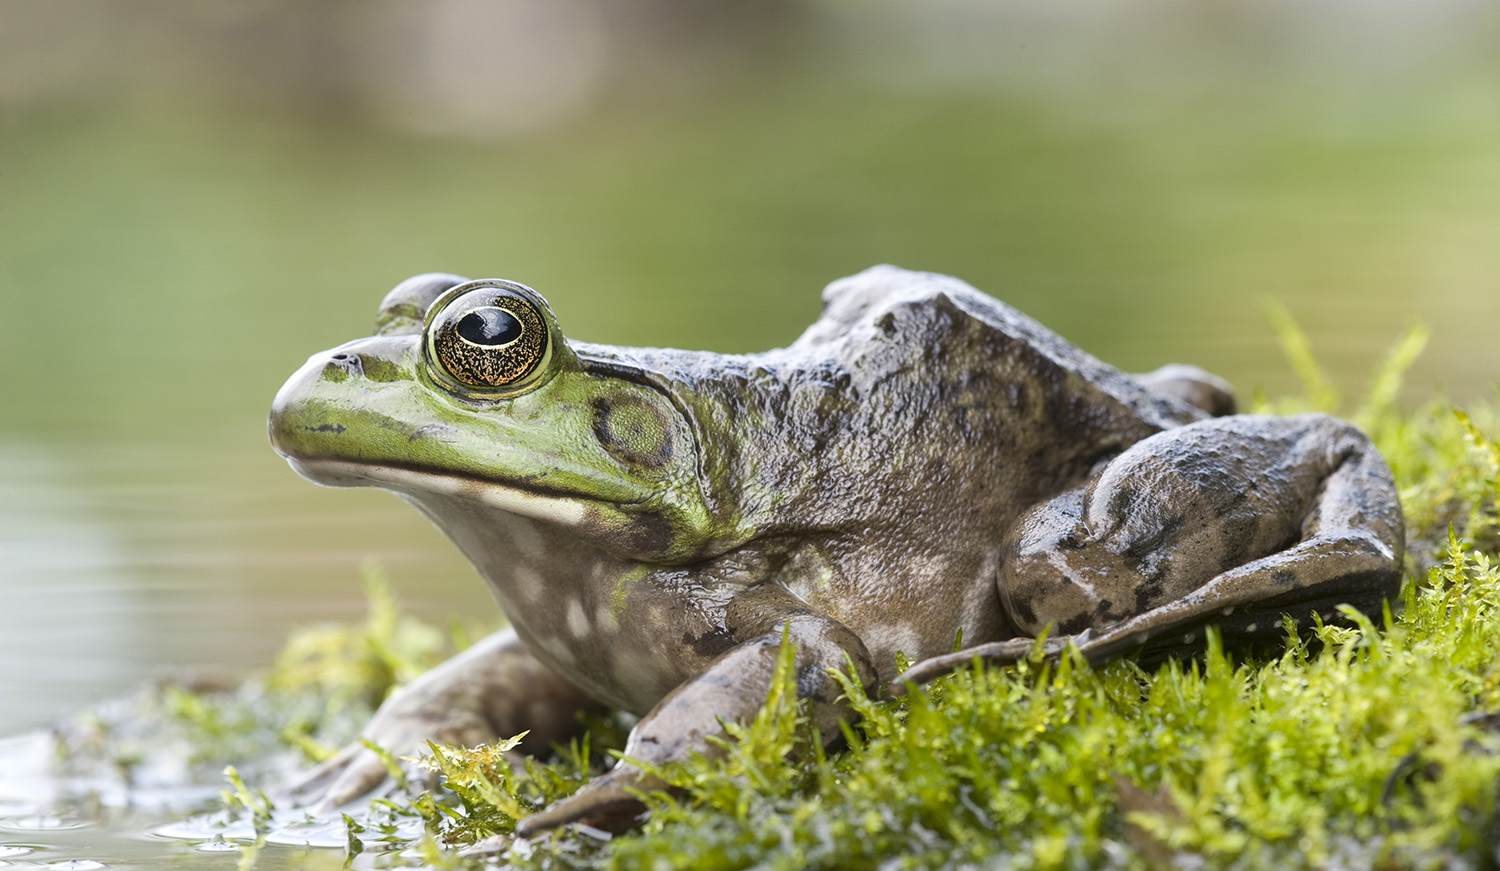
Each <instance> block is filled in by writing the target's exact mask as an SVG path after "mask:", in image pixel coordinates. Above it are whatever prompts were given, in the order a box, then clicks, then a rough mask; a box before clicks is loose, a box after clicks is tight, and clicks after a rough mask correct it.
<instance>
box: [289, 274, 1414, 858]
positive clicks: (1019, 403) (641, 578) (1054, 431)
mask: <svg viewBox="0 0 1500 871" xmlns="http://www.w3.org/2000/svg"><path fill="white" fill-rule="evenodd" d="M463 282H464V280H463V279H460V278H457V277H455V276H442V275H431V276H419V277H418V278H415V279H412V280H410V281H408V282H405V283H403V284H402V285H401V286H400V287H398V288H397V289H396V290H394V291H392V293H391V294H390V295H388V296H387V298H386V300H385V302H384V303H383V304H382V308H381V311H380V314H379V316H378V318H377V324H379V331H378V333H377V335H376V336H374V337H371V338H369V339H363V340H359V341H356V342H352V343H349V344H347V345H344V346H342V347H340V348H337V349H334V350H333V351H329V352H325V353H324V354H321V355H317V356H315V357H313V358H312V359H311V360H310V361H309V362H308V364H307V366H305V367H304V368H303V369H302V370H301V371H299V372H298V373H297V374H296V375H295V376H293V378H292V379H291V380H290V381H288V383H287V385H286V386H285V387H283V388H282V391H281V393H280V394H278V396H277V399H276V403H275V406H274V407H273V410H272V416H271V435H272V441H273V443H274V444H275V446H276V448H277V450H278V451H280V452H281V453H282V454H283V455H285V456H286V457H287V458H288V459H289V460H290V461H291V462H292V464H293V466H294V467H295V468H296V469H297V470H298V471H299V472H301V473H302V474H304V475H306V476H307V477H309V478H311V479H312V480H315V481H318V482H319V483H325V484H330V485H341V486H353V485H369V486H378V487H384V488H386V489H391V490H393V491H395V492H397V493H398V494H399V495H401V496H402V497H403V498H405V499H407V500H408V501H410V502H411V503H412V504H413V505H415V506H416V507H417V508H418V509H419V510H421V511H422V512H423V513H424V514H426V515H427V516H428V517H429V518H430V519H431V520H432V521H433V522H434V523H436V524H437V525H438V527H439V528H441V529H442V530H443V531H444V532H446V533H447V534H448V535H449V537H450V538H451V539H452V540H453V541H454V543H455V544H456V545H457V546H458V547H459V548H460V549H462V550H463V552H464V553H465V554H466V555H467V556H468V557H469V558H470V559H471V560H472V561H473V562H474V564H475V566H476V567H477V568H478V569H479V571H480V573H481V574H482V575H484V577H485V578H486V579H487V580H488V581H489V583H490V585H491V588H492V589H493V590H494V593H495V595H496V598H497V599H498V601H499V603H500V605H501V607H502V608H503V609H504V611H505V613H506V615H507V616H508V617H509V619H510V621H511V624H512V626H513V627H514V628H513V629H512V630H507V631H505V632H502V633H498V634H497V635H495V636H493V637H492V638H490V639H487V640H486V641H485V642H482V643H481V644H480V645H477V646H476V647H475V648H473V649H471V650H469V651H467V652H465V653H463V654H461V655H460V656H459V657H456V658H455V659H454V660H453V661H451V662H449V663H447V664H445V665H444V666H442V667H441V668H439V669H437V670H435V671H434V672H432V673H431V674H429V675H427V676H425V677H423V678H421V679H420V680H418V681H416V682H414V683H413V684H411V685H410V686H409V687H407V688H405V689H404V690H402V691H401V692H400V693H398V694H396V695H395V696H393V697H392V699H391V700H390V701H388V702H387V704H386V705H385V706H383V707H382V709H381V710H380V712H379V713H378V714H377V715H376V717H375V719H374V720H373V721H372V722H371V724H370V726H369V728H368V729H367V730H366V735H367V737H369V738H371V739H372V740H374V741H376V742H377V743H380V744H383V745H386V746H388V747H389V748H390V749H392V750H394V751H395V752H397V753H411V752H414V751H415V750H416V749H417V748H418V747H419V746H420V742H421V741H422V740H425V739H428V738H433V739H437V740H446V741H451V742H456V743H469V744H472V743H476V742H480V741H487V740H493V739H494V738H495V737H496V736H509V735H512V734H516V733H519V732H522V731H526V730H530V735H529V736H528V743H527V745H525V748H524V749H531V750H535V749H539V748H543V747H545V746H547V744H548V743H549V742H553V741H557V740H559V739H563V738H565V737H566V736H567V735H569V734H570V733H572V732H573V731H574V730H575V729H576V728H577V726H576V721H575V718H574V715H575V714H576V713H577V712H578V711H580V710H584V709H587V708H591V707H596V706H600V705H609V706H616V707H621V708H624V709H627V710H630V711H634V712H636V713H638V714H641V715H642V719H641V721H640V723H639V724H638V725H637V726H636V728H635V729H634V730H633V732H632V734H631V737H630V740H629V743H628V745H627V747H626V749H625V754H626V755H627V756H628V757H631V758H634V759H638V760H641V761H645V762H651V763H659V762H666V761H671V760H676V759H682V758H684V757H685V756H686V755H687V754H689V753H691V752H700V753H713V752H714V745H713V744H712V743H710V742H709V740H708V739H709V738H711V737H715V736H721V735H722V734H723V728H722V725H721V723H722V721H732V720H743V719H746V718H748V717H750V716H752V715H753V714H754V712H755V711H756V710H757V708H758V707H759V706H760V704H761V703H762V702H763V701H764V699H765V696H766V692H767V687H768V682H769V679H770V675H771V671H772V668H773V665H774V661H775V656H776V651H777V649H778V645H779V644H780V643H781V639H782V637H783V633H785V634H786V635H788V636H789V637H790V639H791V640H792V641H793V642H794V643H795V645H796V648H797V666H798V677H799V683H798V685H799V691H800V693H801V694H802V695H803V696H804V697H805V698H807V699H808V700H809V702H810V706H811V711H812V715H813V719H814V721H815V723H816V724H817V726H818V728H820V729H821V730H822V731H823V733H824V735H825V736H828V737H831V736H833V735H835V734H836V733H837V724H838V722H839V720H840V718H841V717H843V716H845V715H846V711H845V708H844V706H843V705H842V704H841V703H840V701H839V689H838V685H837V683H836V682H835V681H834V680H833V679H832V677H831V676H830V675H829V673H828V672H829V670H831V669H843V668H845V664H846V662H852V663H853V666H854V670H855V672H856V676H857V677H858V679H859V680H860V681H861V682H863V683H864V685H865V686H866V687H867V688H870V689H871V690H872V691H874V690H877V689H878V688H879V687H881V686H883V685H890V684H892V683H893V682H895V681H897V678H898V675H897V673H896V654H897V652H898V651H899V652H902V653H904V654H905V655H907V656H908V657H911V658H913V659H917V660H924V661H922V662H919V663H918V665H917V666H915V667H914V668H913V669H912V670H911V671H910V672H908V673H907V675H906V676H905V677H906V678H907V679H911V680H918V681H920V680H925V679H929V678H931V677H934V676H936V675H938V674H941V673H944V672H946V671H948V670H951V669H952V668H953V667H955V666H956V665H958V664H961V663H963V662H968V661H970V660H971V659H972V657H973V656H974V655H975V654H976V653H977V654H979V655H981V656H984V657H987V658H989V659H991V660H993V661H996V662H1006V661H1013V660H1014V659H1016V658H1017V657H1019V656H1022V655H1025V653H1026V652H1027V651H1029V650H1030V649H1031V646H1032V644H1033V641H1034V637H1035V636H1036V635H1038V634H1040V633H1042V632H1043V631H1047V630H1049V627H1050V632H1051V634H1052V638H1051V640H1050V641H1049V645H1050V646H1049V649H1051V650H1054V651H1055V650H1059V649H1061V645H1062V644H1063V643H1064V642H1065V641H1068V640H1071V641H1072V642H1073V643H1075V644H1077V646H1078V647H1079V649H1080V650H1081V651H1082V652H1083V653H1084V654H1085V655H1086V656H1088V657H1089V658H1090V659H1091V660H1094V661H1098V660H1102V659H1104V658H1107V657H1109V656H1113V655H1117V654H1119V653H1122V652H1127V651H1132V650H1137V649H1141V648H1145V649H1147V650H1155V651H1172V650H1175V649H1179V648H1184V647H1191V646H1192V645H1193V644H1194V643H1195V642H1197V641H1200V640H1201V629H1202V628H1203V627H1204V626H1205V625H1207V624H1218V625H1220V626H1221V627H1222V628H1223V631H1224V632H1225V637H1226V639H1228V640H1230V641H1241V640H1253V639H1257V638H1265V637H1274V636H1275V635H1276V634H1278V633H1279V632H1280V631H1281V620H1280V615H1281V614H1283V613H1286V614H1290V615H1292V616H1293V617H1294V618H1304V617H1307V616H1308V615H1310V614H1312V613H1314V612H1319V613H1328V612H1330V611H1331V610H1332V609H1334V608H1335V607H1336V606H1337V605H1339V604H1342V603H1351V604H1354V605H1356V606H1358V607H1361V608H1365V609H1370V608H1375V607H1378V605H1379V603H1380V601H1381V600H1382V598H1384V597H1387V596H1390V595H1392V594H1394V592H1395V590H1396V585H1397V582H1398V569H1399V565H1400V560H1401V542H1402V520H1401V513H1400V508H1399V505H1398V503H1397V500H1396V494H1395V491H1394V486H1393V483H1392V480H1391V475H1390V472H1389V470H1388V469H1387V468H1386V466H1385V464H1384V463H1383V461H1382V460H1381V458H1380V457H1379V455H1378V454H1377V453H1376V451H1375V450H1374V448H1373V447H1372V446H1371V445H1370V443H1369V441H1368V440H1367V439H1366V438H1365V437H1364V436H1363V435H1362V434H1361V433H1359V431H1358V430H1356V429H1354V428H1353V427H1351V426H1350V425H1348V424H1345V423H1342V422H1340V421H1337V420H1335V419H1333V418H1329V417H1326V416H1318V415H1310V416H1304V417H1298V418H1289V419H1282V418H1269V417H1253V416H1229V417H1212V416H1211V415H1213V414H1222V413H1225V412H1228V411H1230V410H1231V409H1232V405H1233V403H1232V398H1231V396H1230V394H1229V392H1228V390H1227V388H1226V387H1225V386H1224V385H1223V384H1222V382H1219V381H1218V380H1217V379H1214V378H1213V377H1212V376H1209V375H1207V374H1206V373H1203V372H1201V371H1200V370H1196V369H1192V368H1189V367H1175V366H1174V367H1166V368H1164V369H1162V370H1159V371H1158V372H1156V373H1152V374H1150V375H1145V376H1135V377H1132V376H1128V375H1125V374H1123V373H1121V372H1119V371H1117V370H1115V369H1113V368H1110V367H1109V366H1107V365H1105V364H1103V363H1101V362H1099V361H1098V360H1095V359H1094V358H1093V357H1090V356H1089V355H1087V354H1085V353H1083V352H1082V351H1080V350H1078V349H1076V348H1074V347H1072V346H1071V345H1069V344H1068V343H1066V342H1065V341H1063V340H1062V339H1060V338H1059V337H1057V336H1056V335H1054V334H1053V333H1051V332H1049V331H1047V330H1046V329H1045V328H1043V327H1042V326H1040V325H1039V324H1037V323H1036V322H1034V321H1032V320H1030V319H1029V318H1027V317H1025V316H1024V315H1021V314H1020V313H1018V312H1016V311H1014V310H1012V309H1010V308H1008V307H1007V306H1005V305H1003V304H1001V303H999V302H997V301H995V300H994V299H992V298H990V297H988V296H985V295H984V294H981V293H979V292H978V291H976V290H974V289H973V288H971V287H969V286H968V285H966V284H964V283H962V282H960V281H958V280H956V279H952V278H947V277H944V276H938V275H932V274H925V273H914V272H907V271H904V270H900V269H896V268H894V267H876V268H874V269H871V270H868V271H866V272H863V273H861V274H859V275H856V276H853V277H851V278H846V279H843V280H840V281H837V282H834V283H833V284H832V285H830V286H829V287H828V289H827V290H826V291H825V293H824V312H823V316H822V317H821V318H820V319H819V320H818V321H817V322H816V323H814V324H813V325H812V326H811V327H809V328H808V329H807V331H806V332H805V333H804V334H803V335H802V337H801V338H799V339H798V340H797V341H796V342H795V343H793V344H792V345H791V346H789V347H787V348H784V349H780V350H775V351H768V352H765V353H762V354H753V355H743V356H730V355H721V354H713V353H707V352H689V351H674V350H664V349H642V348H614V347H608V346H601V345H588V344H583V343H576V342H570V341H568V340H566V339H565V338H563V337H562V334H561V333H560V332H559V331H558V330H557V328H556V325H555V322H554V321H553V320H552V317H551V313H550V311H546V309H545V303H543V302H541V301H540V297H536V296H535V293H534V292H533V291H530V290H529V289H525V288H521V289H519V290H517V289H515V288H519V286H518V285H512V284H510V283H507V282H499V281H486V282H478V283H473V284H465V283H463ZM475 288H477V290H476V289H475ZM497 289H498V291H499V292H504V293H510V294H512V296H519V297H520V298H522V300H523V303H524V304H527V305H533V304H534V305H535V306H536V307H537V310H538V311H539V312H541V313H542V317H543V318H544V319H545V322H546V323H547V324H550V325H551V327H550V329H551V330H552V334H551V336H550V344H549V345H547V347H548V348H550V350H549V351H548V353H549V354H550V356H549V357H547V358H546V359H545V360H542V361H541V362H539V363H538V364H537V368H536V370H535V371H536V373H537V374H535V375H532V376H528V378H531V379H534V380H532V381H522V382H518V383H517V384H515V385H509V386H506V387H504V388H503V390H502V389H501V388H493V389H492V388H490V387H488V386H484V387H482V388H471V387H470V386H468V385H466V384H465V383H464V379H463V378H462V377H458V378H457V380H455V377H454V375H453V374H452V373H445V372H443V371H441V370H440V369H439V368H437V367H439V366H442V365H446V364H443V363H440V362H434V361H435V360H440V359H442V356H441V355H440V354H434V353H433V352H431V350H430V349H429V348H428V344H430V343H432V342H436V341H437V339H434V338H432V337H433V336H436V335H438V334H439V332H440V329H439V328H440V327H441V326H442V324H443V323H456V322H457V320H456V319H458V318H460V317H462V316H464V313H465V311H467V310H468V309H466V308H465V307H466V306H471V307H472V306H474V305H479V304H480V303H483V302H484V301H485V299H488V297H483V293H489V292H491V291H497ZM481 291H482V292H483V293H480V292H481ZM465 294H468V296H465ZM475 294H479V296H475ZM481 297H482V298H481ZM474 299H479V303H475V302H473V300H474ZM505 304H506V305H515V304H516V303H514V302H513V301H512V302H507V303H505ZM528 317H529V315H528ZM445 319H446V321H445ZM528 335H529V337H530V339H534V338H535V336H534V334H528ZM517 347H519V346H517ZM462 350H463V353H464V354H474V353H480V352H482V351H483V348H482V347H481V348H480V351H479V352H476V351H475V350H474V349H473V348H470V347H469V346H467V345H465V346H463V349H462ZM481 368H482V367H481ZM484 371H489V370H488V369H486V370H484ZM486 390H490V391H491V392H488V393H487V392H485V391H486ZM496 391H499V392H496ZM960 632H961V633H962V637H963V640H964V642H965V643H966V644H969V645H977V646H976V647H973V648H972V649H968V650H965V651H964V652H962V653H960V654H957V655H954V654H951V653H949V652H950V651H951V650H952V648H953V644H954V639H955V637H956V636H957V635H958V634H959V633H960ZM899 686H901V684H899V683H898V684H897V687H898V688H899ZM898 691H899V689H898ZM383 777H384V771H383V769H382V768H381V766H380V764H379V761H378V759H376V758H375V757H374V755H373V754H371V753H369V752H368V751H366V750H364V749H362V748H351V749H350V750H347V751H345V752H344V753H343V754H341V755H340V756H339V757H338V758H336V759H335V760H333V761H332V762H330V763H325V765H324V766H323V767H321V768H320V769H319V770H317V771H315V772H313V774H312V775H311V776H310V777H309V778H308V779H307V781H306V782H305V783H304V784H303V786H304V788H305V789H306V791H308V792H310V793H311V794H315V795H322V796H324V797H326V799H327V800H328V801H329V802H331V803H339V802H343V801H346V800H349V799H351V798H354V797H356V796H357V795H359V794H361V793H362V792H364V791H366V790H368V789H370V788H372V787H373V786H374V785H376V784H377V783H378V782H379V780H380V779H381V778H383ZM659 785H660V784H659V783H658V782H657V781H655V780H654V779H652V778H650V777H648V776H646V775H644V774H643V773H642V771H641V769H639V768H637V767H636V766H634V765H631V764H629V763H622V764H621V765H619V766H617V767H616V768H615V769H614V770H613V771H611V772H609V773H607V774H605V775H603V776H601V777H599V778H597V779H596V780H594V781H593V782H591V783H590V784H588V785H587V786H585V787H584V788H583V789H582V790H580V792H579V793H578V794H577V795H575V796H573V797H571V798H569V799H566V800H564V801H562V802H560V803H558V804H557V805H555V806H554V807H552V808H549V809H547V810H545V811H542V812H540V813H538V814H536V815H534V816H532V817H530V818H528V819H527V820H525V821H523V823H522V827H521V831H522V832H523V833H533V832H537V831H540V830H543V829H546V828H548V827H551V826H556V825H559V824H562V823H565V822H569V821H573V820H582V821H592V822H596V823H601V822H607V821H610V820H612V819H616V818H618V817H619V816H620V815H621V814H624V815H626V816H628V815H630V814H631V813H634V812H635V811H636V810H638V805H637V804H636V803H635V801H634V800H633V799H632V798H631V797H630V796H629V794H628V792H627V790H629V789H636V788H652V787H655V786H659Z"/></svg>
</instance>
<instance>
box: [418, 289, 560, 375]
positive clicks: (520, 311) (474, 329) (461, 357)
mask: <svg viewBox="0 0 1500 871" xmlns="http://www.w3.org/2000/svg"><path fill="white" fill-rule="evenodd" d="M549 341H550V336H549V333H548V329H547V319H546V317H544V316H543V315H542V313H541V311H539V310H538V309H537V306H536V304H535V303H533V302H532V301H531V300H529V299H527V298H526V297H524V296H522V295H521V294H520V293H519V292H517V291H514V290H511V289H510V288H507V287H493V286H486V287H477V288H475V289H473V290H470V291H468V292H466V293H462V294H460V295H459V296H457V297H455V298H454V299H453V300H451V301H450V302H449V303H448V304H447V305H445V306H443V308H442V310H441V311H440V312H438V313H437V316H436V317H434V318H433V319H432V322H431V323H430V324H429V325H428V327H427V343H428V350H429V353H430V354H431V356H432V358H433V360H434V361H436V362H437V364H438V365H440V366H442V368H443V371H444V372H446V373H448V375H449V376H450V377H452V378H453V379H454V380H456V381H458V382H459V383H460V384H463V385H465V386H467V387H473V388H477V389H479V390H498V391H502V392H503V390H504V388H507V387H511V386H514V385H516V384H517V382H520V381H522V380H523V379H525V378H526V376H527V375H530V374H531V373H532V372H534V371H536V369H537V366H538V365H539V364H541V362H542V361H543V360H545V359H546V357H547V348H548V342H549Z"/></svg>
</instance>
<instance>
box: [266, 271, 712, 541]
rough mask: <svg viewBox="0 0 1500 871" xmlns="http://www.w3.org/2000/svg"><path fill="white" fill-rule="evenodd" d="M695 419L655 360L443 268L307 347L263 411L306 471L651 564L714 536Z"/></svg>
mask: <svg viewBox="0 0 1500 871" xmlns="http://www.w3.org/2000/svg"><path fill="white" fill-rule="evenodd" d="M695 430H696V427H695V423H694V420H693V414H692V411H691V409H690V408H689V407H688V406H687V405H686V403H685V402H684V401H683V400H682V399H681V398H680V397H679V396H677V395H676V392H675V391H674V389H673V385H672V384H670V383H666V381H665V379H663V378H662V377H661V376H660V375H658V374H656V373H653V372H650V371H648V370H646V369H644V368H640V367H634V366H630V365H628V364H624V363H621V362H619V361H615V360H608V359H602V358H595V357H593V356H592V355H581V354H580V353H579V352H577V351H575V349H574V348H573V347H572V346H570V345H569V343H568V342H567V341H566V340H565V339H564V338H563V335H562V333H561V332H560V331H559V329H558V326H557V322H556V319H555V318H554V317H553V315H552V311H551V309H549V308H548V306H547V303H546V301H545V300H543V299H542V297H541V295H540V294H538V293H537V292H536V291H534V290H532V289H531V288H529V287H526V286H525V285H522V284H517V283H515V282H512V281H504V280H499V279H484V280H480V281H466V280H464V279H461V278H459V277H457V276H450V275H424V276H418V277H416V278H413V279H410V280H408V281H406V282H403V283H402V284H401V285H399V286H398V287H397V288H396V289H395V290H393V291H392V292H391V293H390V294H389V295H387V296H386V298H385V301H384V302H383V303H382V305H381V308H380V313H379V315H378V317H377V320H376V335H374V336H372V337H370V338H367V339H359V340H357V341H353V342H349V343H347V344H345V345H341V346H340V347H337V348H334V349H332V350H330V351H325V352H323V353H321V354H316V355H314V356H313V357H312V358H311V359H309V360H308V362H307V364H306V365H305V366H303V367H302V368H301V369H300V370H299V371H298V372H297V373H296V374H295V375H293V376H292V377H291V379H290V380H288V381H287V383H286V384H285V386H283V387H282V388H281V391H280V392H279V393H277V395H276V400H275V402H274V404H273V406H272V409H271V419H270V434H271V442H272V445H273V446H274V447H275V448H276V450H277V452H278V453H280V454H281V455H282V456H284V457H286V458H287V460H288V461H289V462H290V463H291V465H292V467H293V468H294V469H296V470H297V472H298V473H300V474H301V475H303V476H304V477H306V478H308V479H309V480H312V481H314V482H316V483H319V484H324V485H328V486H335V487H340V486H374V487H380V488H384V489H388V490H393V491H396V492H397V493H399V494H401V495H402V496H404V497H406V498H408V499H410V500H411V501H413V502H415V503H416V504H417V505H418V506H419V507H420V506H423V505H424V503H426V502H432V501H435V500H436V501H446V502H449V503H451V502H453V501H454V500H458V501H462V502H464V503H466V504H474V505H479V506H487V508H488V509H497V510H500V511H505V512H510V513H513V514H517V515H522V516H525V517H530V518H532V519H535V520H540V521H543V522H547V523H554V524H559V525H561V526H564V527H567V528H569V529H571V530H572V531H574V532H575V533H576V534H577V535H579V536H580V537H582V538H585V539H587V540H590V541H592V542H594V543H596V544H598V545H599V546H601V547H603V548H605V549H607V550H609V551H612V552H614V553H616V554H618V555H619V556H622V557H626V558H629V559H633V560H641V561H646V562H653V563H679V562H686V561H689V560H692V559H695V558H698V557H700V556H703V555H705V554H706V552H707V551H709V550H711V549H713V548H714V542H715V540H716V539H718V538H720V537H721V536H720V535H719V534H718V530H719V529H720V528H721V526H722V518H715V516H714V512H713V511H712V510H711V509H710V504H711V503H712V502H714V501H716V500H714V498H713V497H712V495H711V494H710V493H709V490H710V488H709V487H708V486H707V485H706V482H705V481H704V476H703V474H702V472H701V463H700V462H699V444H698V438H697V436H696V434H695ZM481 513H483V512H481Z"/></svg>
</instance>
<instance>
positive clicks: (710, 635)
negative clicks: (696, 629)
mask: <svg viewBox="0 0 1500 871" xmlns="http://www.w3.org/2000/svg"><path fill="white" fill-rule="evenodd" d="M682 643H683V644H686V645H688V646H689V647H692V648H693V652H694V653H696V654H698V655H699V656H702V657H705V658H708V659H712V658H714V657H717V656H718V655H719V654H721V653H724V652H725V651H727V650H729V648H731V647H733V646H734V632H733V631H731V630H730V629H729V627H727V626H715V627H714V628H712V629H710V630H708V631H707V632H704V633H703V634H702V635H699V636H697V637H694V636H693V633H691V632H684V633H682Z"/></svg>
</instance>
